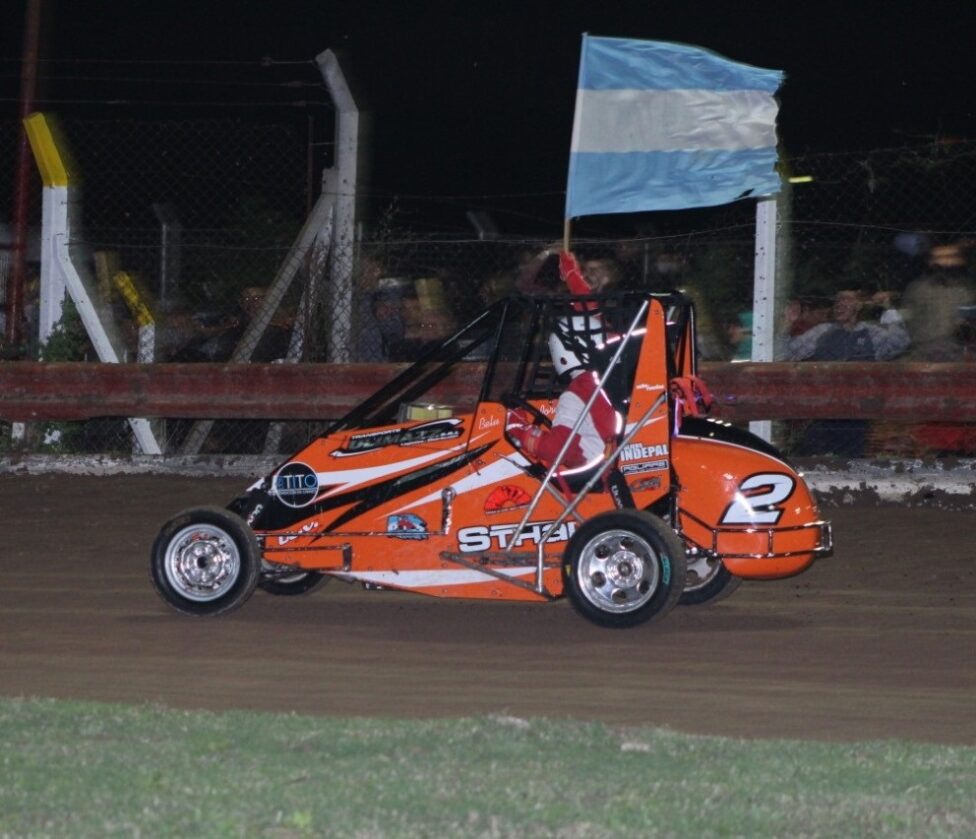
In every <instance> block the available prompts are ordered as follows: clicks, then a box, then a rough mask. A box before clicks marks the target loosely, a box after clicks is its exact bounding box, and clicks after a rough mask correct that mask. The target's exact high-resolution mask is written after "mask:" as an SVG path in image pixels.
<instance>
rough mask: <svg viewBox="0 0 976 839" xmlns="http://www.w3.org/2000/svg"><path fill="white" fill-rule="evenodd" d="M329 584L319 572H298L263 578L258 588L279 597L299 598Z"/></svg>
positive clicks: (259, 581)
mask: <svg viewBox="0 0 976 839" xmlns="http://www.w3.org/2000/svg"><path fill="white" fill-rule="evenodd" d="M323 582H327V580H326V577H325V574H320V573H319V572H318V571H296V572H295V573H294V574H283V575H280V576H263V577H261V579H260V580H258V588H259V589H261V591H266V592H268V594H274V595H277V596H278V597H298V596H299V595H302V594H308V593H309V592H310V591H312V589H315V588H318V587H319V586H320V585H321V584H322V583H323Z"/></svg>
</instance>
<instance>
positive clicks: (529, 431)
mask: <svg viewBox="0 0 976 839" xmlns="http://www.w3.org/2000/svg"><path fill="white" fill-rule="evenodd" d="M559 273H560V276H562V278H563V281H564V282H565V283H566V285H567V287H568V288H569V291H570V293H572V294H589V293H590V291H591V289H590V285H589V283H587V281H586V278H585V277H584V276H583V273H582V271H580V268H579V263H577V261H576V257H575V256H573V254H572V253H569V252H568V251H564V252H562V253H561V254H560V255H559ZM578 308H579V309H580V311H583V310H584V309H592V308H595V307H594V306H593V305H592V304H584V305H580V306H579V307H578ZM570 375H571V376H572V377H573V379H572V381H571V382H570V383H569V387H568V388H567V389H566V390H565V391H564V392H563V393H562V395H561V396H560V397H559V400H558V401H557V403H556V414H555V416H554V417H553V420H552V427H551V428H543V427H541V426H533V425H532V418H531V417H530V416H529V415H528V413H527V412H525V411H522V410H514V411H511V412H509V416H508V422H507V427H506V430H507V431H508V435H509V437H510V438H511V439H512V440H513V441H514V442H515V444H516V445H518V446H519V448H521V449H522V451H524V452H525V453H526V454H528V455H529V456H530V457H535V458H538V459H539V460H542V461H543V462H545V463H546V464H547V465H552V463H553V462H554V461H555V459H556V457H557V456H558V455H559V452H560V451H561V450H562V447H563V445H564V444H565V443H566V441H567V440H569V439H570V436H571V435H572V440H571V442H570V444H569V448H568V449H567V450H566V455H565V457H564V458H563V460H562V463H561V466H562V469H563V470H567V469H569V470H575V469H580V468H585V467H587V466H590V465H592V464H595V463H597V462H598V461H599V460H600V459H601V458H602V457H603V456H604V454H605V451H606V444H607V443H608V442H609V441H610V440H612V439H613V438H614V437H615V436H616V435H617V433H618V432H619V431H620V424H621V422H622V419H621V417H620V415H619V414H618V413H617V412H616V410H615V409H614V407H613V404H612V403H611V402H610V399H609V398H608V397H607V395H606V393H604V392H603V391H602V390H601V391H600V392H599V394H598V395H597V397H596V399H595V400H594V402H593V404H592V406H591V407H590V411H589V413H588V415H587V416H586V417H585V419H584V420H583V422H582V424H581V425H580V427H579V429H578V430H577V432H576V433H575V434H573V433H572V431H573V427H574V426H575V425H576V422H577V420H578V419H579V416H580V414H581V413H583V410H584V408H586V404H587V403H588V402H589V401H590V397H591V396H593V393H594V391H596V390H597V389H598V385H599V377H598V376H597V374H596V373H595V372H593V371H592V370H585V369H582V368H581V369H579V370H576V371H574V372H572V373H570Z"/></svg>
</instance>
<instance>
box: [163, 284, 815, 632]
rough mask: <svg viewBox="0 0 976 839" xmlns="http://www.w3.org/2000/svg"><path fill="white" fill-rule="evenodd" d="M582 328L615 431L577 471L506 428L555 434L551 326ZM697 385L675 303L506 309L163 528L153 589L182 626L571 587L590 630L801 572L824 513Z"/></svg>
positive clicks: (641, 300) (544, 594) (556, 384)
mask: <svg viewBox="0 0 976 839" xmlns="http://www.w3.org/2000/svg"><path fill="white" fill-rule="evenodd" d="M581 311H585V312H586V317H580V312H581ZM581 321H582V322H584V323H585V324H586V326H585V327H584V328H581V329H580V330H579V331H580V333H585V334H580V335H577V336H575V340H576V341H577V342H578V346H579V348H580V349H579V351H580V353H581V354H583V355H585V356H586V360H587V363H588V365H589V367H590V368H591V369H592V370H593V371H595V374H596V375H597V376H599V392H600V393H604V394H606V396H607V397H608V398H609V400H610V402H611V403H612V405H613V408H614V410H615V411H616V414H617V416H618V418H619V422H618V423H617V431H616V435H615V437H614V438H613V439H612V440H610V442H609V443H608V444H607V446H606V451H605V453H604V455H603V456H602V457H600V458H597V459H596V461H595V462H592V463H590V462H588V463H586V464H585V465H584V466H582V467H577V468H573V469H570V468H568V467H567V466H566V464H565V462H564V458H563V455H564V454H565V451H566V447H565V446H564V447H563V451H562V452H560V455H559V456H557V457H556V458H555V461H554V462H551V463H546V462H540V461H535V460H534V459H532V458H531V457H528V456H527V455H526V453H525V452H523V451H522V450H521V449H520V448H519V447H518V445H517V444H516V443H515V442H514V441H513V440H512V439H511V437H510V435H509V434H508V433H507V432H506V429H507V426H508V418H509V417H510V416H511V413H512V411H513V410H518V411H519V412H520V413H521V415H523V416H524V415H526V413H527V414H528V415H530V416H531V417H532V421H533V422H535V423H538V424H540V425H541V426H545V425H546V424H548V423H550V422H551V419H552V417H553V415H554V413H555V410H556V405H557V400H558V398H559V395H560V393H561V390H562V389H563V388H564V386H565V382H564V381H562V380H561V377H560V376H559V375H558V374H557V371H556V369H555V366H554V364H553V361H552V358H551V357H550V353H549V350H548V342H547V336H549V335H551V334H552V333H553V331H554V330H562V332H563V333H565V332H566V331H567V329H568V330H570V331H572V330H573V329H574V327H573V326H572V325H573V324H574V323H577V322H581ZM594 324H596V326H595V327H594ZM696 374H697V370H696V358H695V316H694V308H693V306H692V305H691V303H690V301H689V300H688V299H687V298H686V297H684V296H683V295H681V294H678V293H670V294H648V293H637V292H617V293H612V294H605V295H598V296H592V297H587V298H580V297H570V296H568V295H566V296H551V297H511V298H506V299H504V300H501V301H499V302H498V303H496V304H494V305H493V306H491V307H490V308H488V309H487V310H485V311H484V312H483V313H482V314H481V315H480V316H478V317H477V318H475V319H474V320H473V321H472V322H471V323H469V324H468V325H467V326H465V327H464V328H462V329H461V330H459V331H458V332H457V333H456V334H455V335H453V336H452V337H450V338H449V339H447V340H446V341H444V342H443V343H441V344H440V345H439V346H437V347H435V348H433V349H431V350H430V351H428V352H427V353H426V354H425V355H424V356H423V357H422V358H420V360H418V361H417V362H416V363H414V364H413V365H411V366H410V367H409V368H407V369H406V370H404V371H403V372H402V373H401V374H400V375H398V376H397V377H396V378H395V379H394V380H393V381H391V382H390V383H389V384H387V385H386V386H385V387H383V388H381V389H380V390H379V391H377V392H376V393H375V394H374V395H373V396H371V397H370V398H368V399H367V400H366V401H364V402H363V403H362V404H360V405H359V406H358V407H356V408H355V409H354V410H352V411H351V412H350V413H349V414H348V415H347V416H345V417H343V418H342V419H340V420H338V421H337V422H335V423H333V424H332V425H331V427H329V428H328V429H327V431H326V432H325V433H324V434H323V435H322V436H320V437H318V438H316V439H314V440H312V441H311V442H310V443H309V444H308V445H307V446H306V447H305V448H303V449H302V450H301V451H299V452H298V453H296V454H295V455H294V456H293V457H290V458H289V459H288V460H286V461H285V462H284V463H282V464H281V465H279V466H278V467H277V468H275V469H274V470H273V471H272V472H271V473H270V474H268V475H267V476H265V477H263V478H261V479H260V480H258V481H256V482H255V483H254V484H253V485H252V486H251V487H250V488H249V489H247V490H246V491H245V492H244V493H243V494H242V495H241V496H240V497H238V498H236V499H234V500H233V501H232V502H231V503H230V504H229V505H227V506H226V507H198V508H193V509H189V510H185V511H183V512H181V513H179V514H177V515H176V516H174V517H173V518H172V519H170V520H169V521H168V522H166V524H165V525H163V527H162V529H161V530H160V532H159V535H158V537H157V538H156V540H155V543H154V545H153V548H152V555H151V577H152V581H153V584H154V586H155V588H156V590H157V591H158V593H159V594H160V595H161V597H162V598H163V600H165V601H166V602H167V603H168V604H169V605H170V606H172V607H173V608H175V609H176V610H177V611H179V612H182V613H184V614H187V615H220V614H224V613H226V612H229V611H231V610H233V609H236V608H237V607H239V606H241V605H243V604H244V603H245V602H246V601H247V600H248V599H249V598H250V597H251V595H252V594H253V593H254V591H255V589H256V588H260V589H262V590H264V591H265V592H268V593H270V594H274V595H283V596H288V595H298V594H303V593H305V592H308V591H310V590H312V589H313V588H314V587H316V586H318V585H320V584H322V583H324V582H326V581H329V580H332V579H339V580H342V581H346V582H353V583H360V584H363V585H364V586H365V587H366V588H367V589H396V590H401V591H407V592H415V593H418V594H426V595H432V596H435V597H453V598H483V599H497V600H523V601H530V602H539V603H544V602H548V601H553V600H557V599H559V598H562V597H564V596H565V597H567V598H568V599H569V601H570V603H571V604H572V606H573V607H574V608H575V609H576V610H577V611H578V612H579V613H580V614H582V615H583V616H584V617H586V618H588V619H589V620H591V621H593V622H595V623H596V624H599V625H602V626H608V627H629V626H634V625H637V624H640V623H643V622H645V621H647V620H649V619H652V618H660V617H662V616H663V615H665V614H666V613H667V612H668V611H669V610H671V609H672V608H673V607H674V606H675V605H676V604H678V603H679V602H680V603H683V604H702V603H709V602H714V601H717V600H719V599H720V598H723V597H726V596H728V595H729V594H731V593H732V592H733V591H734V590H735V588H736V587H737V586H738V585H739V583H740V582H741V580H743V579H761V580H769V579H776V578H782V577H787V576H791V575H794V574H798V573H800V572H802V571H804V570H805V569H807V568H808V567H810V565H811V564H812V563H813V562H814V561H815V560H816V559H817V557H819V556H822V555H824V554H827V553H829V552H830V551H831V549H832V538H831V528H830V524H829V522H826V521H824V520H822V519H821V517H820V514H819V512H818V509H817V505H816V503H815V501H814V499H813V497H812V495H811V493H810V491H809V489H808V487H807V486H806V484H805V483H804V481H803V478H802V477H801V476H800V474H799V473H798V472H797V471H795V470H794V469H793V468H791V466H790V465H789V464H788V463H787V462H786V461H785V460H784V458H783V457H782V456H781V455H780V454H779V453H778V452H777V451H776V449H775V448H773V447H772V446H771V445H769V444H768V443H766V442H765V441H763V440H761V439H760V438H758V437H756V436H754V435H752V434H750V433H748V432H747V431H744V430H742V429H739V428H736V427H734V426H731V425H729V424H727V423H723V422H719V421H715V420H713V419H710V418H708V417H707V416H704V415H703V414H704V405H703V402H705V401H706V398H705V395H706V393H707V390H706V389H705V388H704V386H703V385H702V383H701V382H700V380H699V379H697V375H696ZM591 404H592V402H591ZM586 408H587V409H589V408H590V405H589V404H588V405H587V406H586ZM584 417H585V411H584V413H583V414H581V417H580V422H582V421H583V418H584ZM578 427H579V426H578V425H577V428H574V429H573V430H574V431H576V430H577V429H578Z"/></svg>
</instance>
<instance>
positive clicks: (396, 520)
mask: <svg viewBox="0 0 976 839" xmlns="http://www.w3.org/2000/svg"><path fill="white" fill-rule="evenodd" d="M386 532H387V533H389V534H390V535H391V536H394V537H396V538H397V539H426V538H427V522H425V521H424V520H423V519H422V518H420V516H415V515H414V514H413V513H397V514H396V515H393V516H390V517H389V518H388V519H387V520H386Z"/></svg>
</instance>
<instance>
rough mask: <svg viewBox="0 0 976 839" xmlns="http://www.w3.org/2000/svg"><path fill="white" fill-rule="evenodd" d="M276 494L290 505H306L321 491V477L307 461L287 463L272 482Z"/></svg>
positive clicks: (284, 502)
mask: <svg viewBox="0 0 976 839" xmlns="http://www.w3.org/2000/svg"><path fill="white" fill-rule="evenodd" d="M272 489H273V491H274V494H275V495H277V496H278V498H279V499H280V500H281V503H282V504H285V505H287V506H288V507H305V506H307V505H309V504H311V503H312V502H313V501H314V500H315V496H316V495H318V492H319V477H318V475H316V474H315V470H314V469H313V468H312V467H311V466H309V465H308V464H307V463H302V462H301V461H299V460H294V461H292V462H291V463H286V464H285V465H284V466H282V467H281V469H279V470H278V474H277V475H275V476H274V480H273V482H272Z"/></svg>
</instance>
